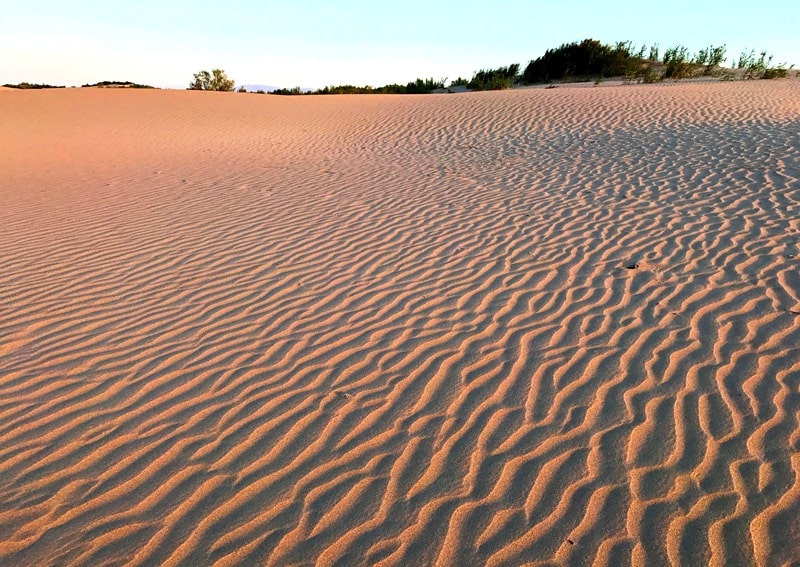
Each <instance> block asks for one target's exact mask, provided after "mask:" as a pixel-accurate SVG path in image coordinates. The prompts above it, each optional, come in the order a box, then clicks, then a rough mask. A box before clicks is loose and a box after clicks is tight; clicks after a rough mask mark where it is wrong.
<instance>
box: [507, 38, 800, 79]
mask: <svg viewBox="0 0 800 567" xmlns="http://www.w3.org/2000/svg"><path fill="white" fill-rule="evenodd" d="M660 53H661V50H660V48H659V46H658V44H653V45H651V46H650V48H649V50H648V48H647V46H646V45H642V46H641V47H640V48H639V49H638V50H636V49H635V48H634V46H633V44H632V43H631V42H619V43H616V44H614V45H606V44H603V43H600V42H599V41H597V40H594V39H585V40H583V41H581V42H573V43H565V44H563V45H561V46H560V47H558V48H556V49H548V50H547V51H546V52H545V54H544V55H542V56H541V57H539V58H537V59H534V60H532V61H531V62H530V63H528V66H527V67H526V68H525V70H524V71H523V73H522V77H521V78H520V82H521V83H523V84H535V83H549V82H553V81H564V80H574V81H584V80H586V81H588V80H591V79H595V81H596V82H597V83H599V82H600V81H602V79H603V78H604V77H622V78H623V79H624V81H625V82H632V81H636V82H645V83H654V82H658V81H662V80H664V79H673V80H679V79H686V78H691V77H700V76H721V77H723V78H737V77H741V78H745V79H761V78H764V79H771V78H776V77H785V76H786V75H787V69H786V67H785V65H778V66H774V67H773V66H771V62H772V57H771V56H768V55H767V53H766V52H761V54H760V55H756V53H755V52H754V51H752V50H751V51H749V52H744V53H742V55H741V56H740V57H739V60H738V61H736V60H734V62H733V68H734V72H730V71H725V70H724V69H723V68H722V64H723V62H724V61H725V53H726V46H725V45H719V46H715V45H709V46H708V47H706V48H703V49H701V50H699V51H698V52H697V53H696V54H695V55H691V54H690V52H689V50H688V49H687V48H686V47H684V46H682V45H676V46H673V47H669V48H667V49H665V50H664V54H663V57H661V56H660ZM790 69H791V67H790ZM735 71H738V73H737V72H735Z"/></svg>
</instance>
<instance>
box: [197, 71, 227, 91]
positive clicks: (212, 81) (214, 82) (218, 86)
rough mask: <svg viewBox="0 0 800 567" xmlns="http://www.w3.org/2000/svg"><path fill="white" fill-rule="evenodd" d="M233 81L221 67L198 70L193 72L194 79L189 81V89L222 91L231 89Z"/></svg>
mask: <svg viewBox="0 0 800 567" xmlns="http://www.w3.org/2000/svg"><path fill="white" fill-rule="evenodd" d="M233 85H234V81H233V79H229V78H228V76H227V75H226V74H225V71H223V70H222V69H212V70H211V73H209V72H208V71H199V72H197V73H195V74H194V80H193V81H192V82H191V83H189V90H191V91H224V92H229V91H232V90H233Z"/></svg>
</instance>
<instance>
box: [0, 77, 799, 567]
mask: <svg viewBox="0 0 800 567" xmlns="http://www.w3.org/2000/svg"><path fill="white" fill-rule="evenodd" d="M797 101H800V80H796V79H795V80H783V81H759V82H747V83H704V84H677V85H659V86H635V87H601V88H596V89H595V88H588V89H577V88H576V89H569V88H559V89H549V90H544V89H523V90H514V91H506V92H486V93H474V94H469V95H461V96H330V97H292V98H283V97H276V96H257V95H245V94H217V93H200V92H179V91H172V92H171V91H135V90H127V89H91V90H89V89H66V90H59V91H30V92H17V93H13V94H12V93H10V92H2V93H0V123H2V124H3V128H2V129H0V266H2V269H1V270H0V440H2V443H0V534H2V536H0V563H3V564H74V565H98V564H110V565H111V564H120V565H121V564H131V565H200V564H211V563H214V564H220V565H234V564H242V565H252V564H268V565H289V564H292V565H296V564H309V563H318V564H321V565H333V564H341V565H425V564H441V565H473V564H474V565H518V564H532V565H534V564H541V565H551V564H569V565H609V566H611V565H627V564H631V565H657V564H686V565H688V564H692V565H700V564H714V565H724V564H731V563H741V564H754V565H779V564H792V563H793V562H797V561H800V547H798V545H799V544H798V542H800V457H799V455H800V410H798V408H800V341H798V337H800V329H799V325H800V265H799V264H798V261H800V260H799V259H800V220H798V219H800V105H799V104H798V102H797Z"/></svg>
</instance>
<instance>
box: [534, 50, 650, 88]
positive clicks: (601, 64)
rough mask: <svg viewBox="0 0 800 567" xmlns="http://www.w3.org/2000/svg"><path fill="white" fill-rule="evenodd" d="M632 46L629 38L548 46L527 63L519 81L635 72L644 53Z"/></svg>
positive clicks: (615, 75)
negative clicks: (608, 43)
mask: <svg viewBox="0 0 800 567" xmlns="http://www.w3.org/2000/svg"><path fill="white" fill-rule="evenodd" d="M632 49H633V46H632V44H631V43H630V42H619V43H617V44H616V45H614V46H610V45H604V44H602V43H600V42H599V41H597V40H596V39H584V40H583V41H581V42H580V43H578V42H573V43H565V44H563V45H561V46H560V47H558V48H556V49H548V50H547V51H545V53H544V55H542V56H541V57H539V58H537V59H533V60H532V61H531V62H530V63H528V66H527V67H525V70H524V71H523V73H522V77H521V81H522V83H524V84H529V85H530V84H534V83H548V82H551V81H562V80H564V79H589V78H597V77H618V76H624V75H628V74H631V73H635V72H636V71H637V70H638V66H639V65H640V63H641V62H642V61H643V57H639V56H638V55H633V54H632V53H631V51H632ZM642 55H643V53H642Z"/></svg>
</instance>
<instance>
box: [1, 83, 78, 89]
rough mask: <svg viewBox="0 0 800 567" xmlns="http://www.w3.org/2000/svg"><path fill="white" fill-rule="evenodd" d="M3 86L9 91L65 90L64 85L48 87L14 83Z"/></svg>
mask: <svg viewBox="0 0 800 567" xmlns="http://www.w3.org/2000/svg"><path fill="white" fill-rule="evenodd" d="M3 86H4V87H6V88H9V89H22V90H26V89H65V88H66V87H65V86H64V85H48V84H45V83H25V82H23V83H16V84H11V83H6V84H5V85H3Z"/></svg>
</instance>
